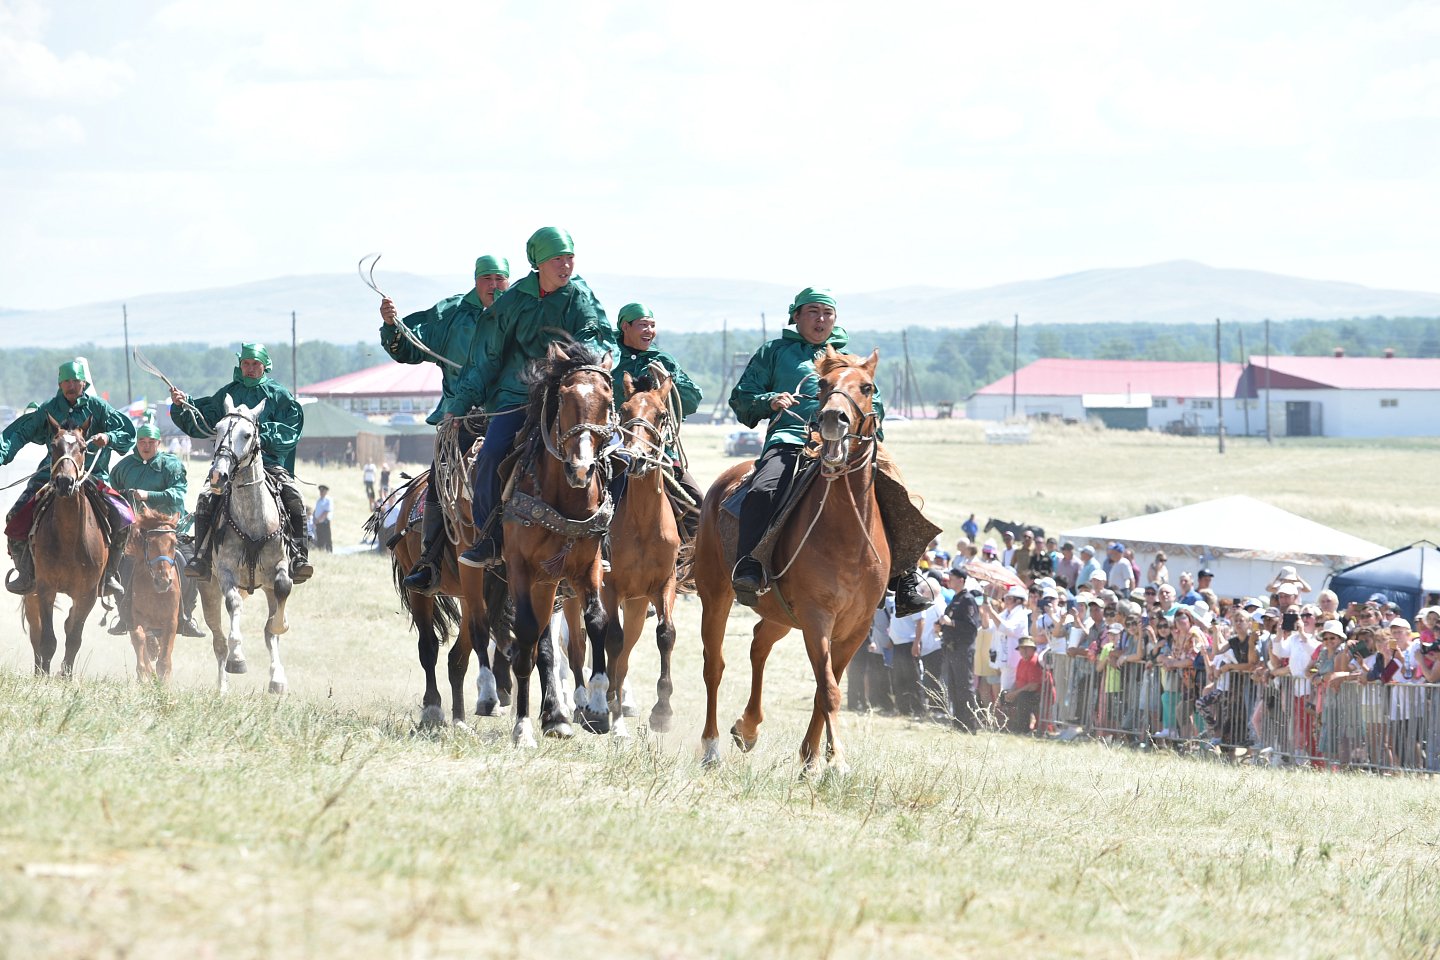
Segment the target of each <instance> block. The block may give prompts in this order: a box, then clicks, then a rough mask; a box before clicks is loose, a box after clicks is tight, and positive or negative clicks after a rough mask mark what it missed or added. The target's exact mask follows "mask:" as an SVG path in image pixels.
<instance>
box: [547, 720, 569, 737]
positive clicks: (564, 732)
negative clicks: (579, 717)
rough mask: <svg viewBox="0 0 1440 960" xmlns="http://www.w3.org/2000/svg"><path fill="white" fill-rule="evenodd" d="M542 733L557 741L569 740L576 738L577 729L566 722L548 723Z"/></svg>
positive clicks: (551, 721) (550, 721) (553, 721)
mask: <svg viewBox="0 0 1440 960" xmlns="http://www.w3.org/2000/svg"><path fill="white" fill-rule="evenodd" d="M542 732H543V733H544V734H545V736H547V737H552V738H554V739H556V740H569V739H570V738H571V737H573V736H575V728H574V727H572V726H570V724H569V723H568V722H567V721H565V720H549V721H546V723H545V726H544V730H543V731H542Z"/></svg>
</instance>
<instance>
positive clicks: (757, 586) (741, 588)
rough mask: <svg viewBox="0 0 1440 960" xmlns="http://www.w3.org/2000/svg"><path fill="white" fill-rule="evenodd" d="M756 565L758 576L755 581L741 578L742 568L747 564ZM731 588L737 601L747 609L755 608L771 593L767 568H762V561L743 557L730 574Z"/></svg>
mask: <svg viewBox="0 0 1440 960" xmlns="http://www.w3.org/2000/svg"><path fill="white" fill-rule="evenodd" d="M747 561H748V562H749V563H751V564H754V566H755V570H756V572H757V574H758V575H757V576H756V577H755V578H754V580H751V579H749V578H747V579H743V580H742V579H741V578H740V568H741V567H742V566H744V565H745V564H746V562H747ZM730 588H731V589H732V590H734V591H735V599H736V600H739V601H740V602H741V603H743V604H744V605H745V606H747V607H753V606H755V604H756V603H758V602H759V600H760V598H761V597H763V596H765V594H767V593H769V592H770V584H769V583H768V582H767V581H766V579H765V568H764V567H762V566H760V561H759V560H756V559H755V558H754V557H751V556H748V555H747V556H744V557H741V558H740V559H739V560H737V561H736V562H735V569H734V570H732V571H731V572H730Z"/></svg>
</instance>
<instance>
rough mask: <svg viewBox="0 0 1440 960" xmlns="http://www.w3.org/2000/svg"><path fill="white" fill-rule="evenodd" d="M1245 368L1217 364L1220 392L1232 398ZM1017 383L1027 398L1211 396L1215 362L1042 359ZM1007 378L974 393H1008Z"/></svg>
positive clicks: (1024, 370)
mask: <svg viewBox="0 0 1440 960" xmlns="http://www.w3.org/2000/svg"><path fill="white" fill-rule="evenodd" d="M1243 370H1244V367H1243V366H1242V365H1240V364H1238V363H1225V364H1221V365H1220V392H1221V394H1222V395H1224V396H1227V397H1233V396H1235V387H1236V385H1237V384H1238V383H1239V381H1240V374H1241V372H1242V371H1243ZM1015 379H1017V381H1018V382H1017V383H1016V385H1015V387H1016V392H1017V393H1023V394H1025V395H1026V396H1057V397H1075V396H1080V395H1081V394H1086V393H1148V394H1150V395H1151V396H1156V397H1213V396H1215V392H1216V383H1215V364H1213V363H1193V362H1176V361H1169V360H1067V359H1060V358H1056V357H1045V358H1042V359H1039V360H1036V361H1035V362H1034V363H1030V364H1027V365H1025V366H1023V367H1021V368H1020V372H1019V374H1018V376H1017V378H1015ZM1011 380H1012V378H1011V377H1009V376H1006V377H1001V378H1000V379H999V380H996V381H995V382H994V383H992V384H989V385H987V386H984V387H981V388H980V389H979V390H977V391H976V393H977V394H980V395H984V396H992V395H997V394H998V395H1003V396H1008V395H1009V394H1010V391H1011Z"/></svg>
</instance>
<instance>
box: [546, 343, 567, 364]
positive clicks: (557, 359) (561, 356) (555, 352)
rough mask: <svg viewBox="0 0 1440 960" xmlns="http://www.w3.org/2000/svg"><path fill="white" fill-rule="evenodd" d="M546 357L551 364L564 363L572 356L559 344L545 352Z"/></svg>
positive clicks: (553, 344)
mask: <svg viewBox="0 0 1440 960" xmlns="http://www.w3.org/2000/svg"><path fill="white" fill-rule="evenodd" d="M545 356H546V357H547V358H548V359H549V361H550V362H551V363H564V362H565V361H566V360H569V359H570V354H568V353H566V352H565V348H564V347H562V346H560V344H558V343H552V344H550V347H549V349H547V350H546V351H545Z"/></svg>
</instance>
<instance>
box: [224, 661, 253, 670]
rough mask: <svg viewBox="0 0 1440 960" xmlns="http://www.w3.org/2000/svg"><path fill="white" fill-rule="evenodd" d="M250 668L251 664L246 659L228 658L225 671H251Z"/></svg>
mask: <svg viewBox="0 0 1440 960" xmlns="http://www.w3.org/2000/svg"><path fill="white" fill-rule="evenodd" d="M249 669H250V665H249V664H248V663H246V662H245V661H244V660H226V661H225V672H226V673H246V672H247V671H249Z"/></svg>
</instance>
